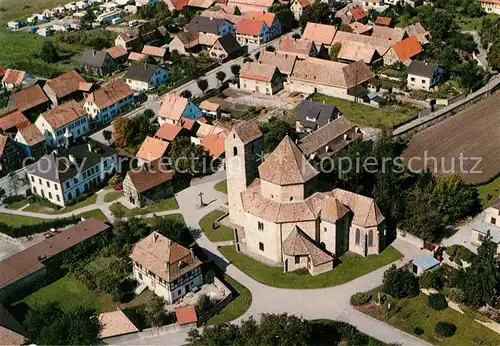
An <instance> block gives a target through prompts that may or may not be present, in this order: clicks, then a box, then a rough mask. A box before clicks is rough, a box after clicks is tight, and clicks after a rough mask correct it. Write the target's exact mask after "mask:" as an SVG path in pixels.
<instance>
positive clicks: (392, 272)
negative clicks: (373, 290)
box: [382, 264, 420, 298]
mask: <svg viewBox="0 0 500 346" xmlns="http://www.w3.org/2000/svg"><path fill="white" fill-rule="evenodd" d="M382 283H383V288H382V290H383V291H384V292H385V293H387V294H390V295H391V296H393V297H395V298H406V297H415V296H417V295H418V294H419V292H420V288H419V286H418V279H417V278H416V277H415V276H414V275H413V274H412V273H410V272H409V271H408V270H406V269H403V268H397V267H396V265H395V264H393V265H392V266H391V267H390V268H389V269H387V270H386V271H385V272H384V278H383V280H382Z"/></svg>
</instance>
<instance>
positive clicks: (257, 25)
mask: <svg viewBox="0 0 500 346" xmlns="http://www.w3.org/2000/svg"><path fill="white" fill-rule="evenodd" d="M236 39H237V40H238V43H239V44H240V45H242V46H246V45H248V44H258V45H260V44H262V43H266V42H267V41H269V40H270V39H271V30H270V29H269V27H268V26H267V25H266V23H265V22H264V21H263V20H254V19H250V18H241V19H239V20H238V21H237V22H236Z"/></svg>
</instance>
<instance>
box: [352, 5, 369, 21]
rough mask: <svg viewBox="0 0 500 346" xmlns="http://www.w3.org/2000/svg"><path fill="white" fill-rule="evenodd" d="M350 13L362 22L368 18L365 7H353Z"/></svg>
mask: <svg viewBox="0 0 500 346" xmlns="http://www.w3.org/2000/svg"><path fill="white" fill-rule="evenodd" d="M349 12H350V13H351V14H352V16H353V17H354V19H355V20H358V21H359V20H361V19H363V18H366V17H367V16H368V14H367V13H366V11H365V10H364V8H363V7H360V6H353V7H351V8H350V9H349Z"/></svg>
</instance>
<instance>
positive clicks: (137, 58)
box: [128, 52, 148, 61]
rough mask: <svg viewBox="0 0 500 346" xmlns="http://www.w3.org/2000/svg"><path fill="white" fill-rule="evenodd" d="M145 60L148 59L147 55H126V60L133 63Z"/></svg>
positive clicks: (131, 53)
mask: <svg viewBox="0 0 500 346" xmlns="http://www.w3.org/2000/svg"><path fill="white" fill-rule="evenodd" d="M147 58H148V56H147V55H144V54H142V53H136V52H130V54H129V55H128V60H133V61H144V60H146V59H147Z"/></svg>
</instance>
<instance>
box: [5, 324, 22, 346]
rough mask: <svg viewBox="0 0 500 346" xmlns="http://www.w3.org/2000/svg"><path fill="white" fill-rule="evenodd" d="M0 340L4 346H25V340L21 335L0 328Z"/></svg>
mask: <svg viewBox="0 0 500 346" xmlns="http://www.w3.org/2000/svg"><path fill="white" fill-rule="evenodd" d="M0 340H2V345H10V346H18V345H23V344H24V341H25V338H24V336H22V335H21V334H19V333H16V332H14V331H12V330H10V329H8V328H5V327H3V326H0Z"/></svg>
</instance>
